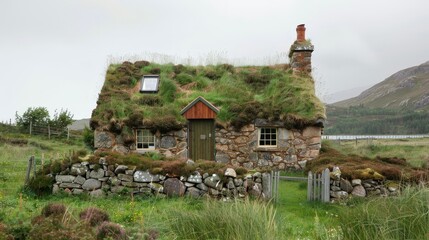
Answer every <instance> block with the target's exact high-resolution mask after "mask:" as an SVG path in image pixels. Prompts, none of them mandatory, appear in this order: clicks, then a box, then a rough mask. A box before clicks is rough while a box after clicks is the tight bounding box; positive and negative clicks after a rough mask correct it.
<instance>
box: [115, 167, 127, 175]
mask: <svg viewBox="0 0 429 240" xmlns="http://www.w3.org/2000/svg"><path fill="white" fill-rule="evenodd" d="M127 169H128V166H125V165H119V166H117V167H116V169H115V174H119V173H125V170H127Z"/></svg>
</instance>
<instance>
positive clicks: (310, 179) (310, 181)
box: [307, 171, 313, 201]
mask: <svg viewBox="0 0 429 240" xmlns="http://www.w3.org/2000/svg"><path fill="white" fill-rule="evenodd" d="M312 190H313V173H311V171H309V172H308V179H307V201H311V200H312Z"/></svg>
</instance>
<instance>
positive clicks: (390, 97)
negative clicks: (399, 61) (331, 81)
mask: <svg viewBox="0 0 429 240" xmlns="http://www.w3.org/2000/svg"><path fill="white" fill-rule="evenodd" d="M332 105H333V106H336V107H349V106H359V105H362V106H365V107H371V108H391V109H403V108H407V109H414V110H425V111H428V110H429V61H428V62H425V63H423V64H421V65H418V66H414V67H410V68H407V69H404V70H401V71H399V72H397V73H395V74H393V75H392V76H390V77H388V78H386V79H385V80H384V81H382V82H380V83H378V84H376V85H374V86H373V87H371V88H369V89H368V90H366V91H364V92H362V93H361V94H360V95H359V96H357V97H354V98H350V99H347V100H344V101H340V102H336V103H333V104H332Z"/></svg>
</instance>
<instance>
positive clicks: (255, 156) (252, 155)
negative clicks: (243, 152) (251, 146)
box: [249, 152, 258, 162]
mask: <svg viewBox="0 0 429 240" xmlns="http://www.w3.org/2000/svg"><path fill="white" fill-rule="evenodd" d="M249 160H250V161H252V162H258V153H256V152H252V153H250V154H249Z"/></svg>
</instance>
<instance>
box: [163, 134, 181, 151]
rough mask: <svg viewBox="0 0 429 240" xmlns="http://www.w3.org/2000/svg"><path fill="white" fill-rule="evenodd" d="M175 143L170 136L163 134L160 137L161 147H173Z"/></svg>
mask: <svg viewBox="0 0 429 240" xmlns="http://www.w3.org/2000/svg"><path fill="white" fill-rule="evenodd" d="M176 144H177V143H176V139H175V138H174V137H172V136H164V137H162V138H161V148H173V147H175V146H176Z"/></svg>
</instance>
